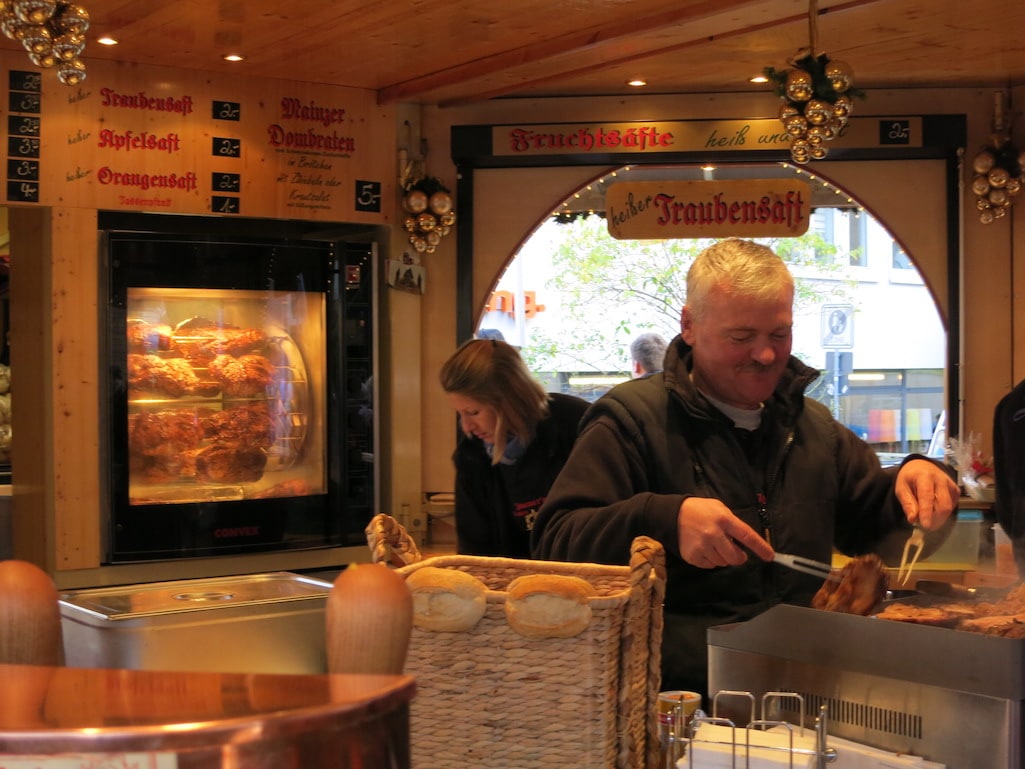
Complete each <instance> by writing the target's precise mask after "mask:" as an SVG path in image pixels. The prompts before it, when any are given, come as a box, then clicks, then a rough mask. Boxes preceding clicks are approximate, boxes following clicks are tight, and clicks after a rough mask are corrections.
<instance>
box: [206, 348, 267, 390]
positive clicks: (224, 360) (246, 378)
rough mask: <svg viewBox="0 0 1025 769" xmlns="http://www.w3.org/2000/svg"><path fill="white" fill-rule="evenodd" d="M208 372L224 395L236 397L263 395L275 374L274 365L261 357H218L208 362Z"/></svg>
mask: <svg viewBox="0 0 1025 769" xmlns="http://www.w3.org/2000/svg"><path fill="white" fill-rule="evenodd" d="M209 371H210V375H211V377H212V378H213V379H214V380H216V381H217V382H218V383H219V384H220V385H221V391H222V392H223V393H224V394H225V395H234V396H236V397H252V396H254V395H261V394H263V393H264V391H265V390H266V389H267V386H268V385H269V384H270V383H271V382H272V381H273V380H274V374H275V368H274V364H272V363H271V362H270V361H269V360H267V358H265V357H264V356H263V355H241V356H239V357H238V358H235V357H232V356H231V355H218V356H217V357H216V358H214V359H213V360H212V361H210V367H209Z"/></svg>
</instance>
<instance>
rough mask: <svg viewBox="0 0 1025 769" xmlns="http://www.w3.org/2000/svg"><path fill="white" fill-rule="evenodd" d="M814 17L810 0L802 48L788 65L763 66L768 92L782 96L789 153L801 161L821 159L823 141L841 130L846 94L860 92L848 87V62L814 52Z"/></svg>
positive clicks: (846, 111) (849, 104) (847, 110)
mask: <svg viewBox="0 0 1025 769" xmlns="http://www.w3.org/2000/svg"><path fill="white" fill-rule="evenodd" d="M817 18H818V10H817V8H816V2H815V0H810V2H809V4H808V32H809V38H810V41H809V47H808V49H807V50H802V51H798V53H797V55H796V56H795V57H794V58H793V59H791V60H790V61H789V62H788V63H789V64H790V65H791V66H790V69H786V70H783V71H782V72H780V71H778V70H776V69H774V68H772V67H766V69H765V75H766V76H767V77H768V78H769V82H770V83H772V84H773V90H774V91H775V92H776V95H777V96H779V97H780V98H781V99H782V100H783V104H782V106H780V109H779V119H780V122H781V123H782V124H783V130H784V131H786V133H787V135H788V136H789V137H790V157H791V158H792V159H793V161H794V162H795V163H798V164H802V165H803V164H804V163H808V162H809V161H811V160H822V159H823V158H824V157H826V154H827V152H828V150H827V148H826V146H825V143H826V142H829V141H832V140H833V139H835V138H836V137H837V136H839V135H840V134H841V132H842V131H843V128H844V126H845V125H846V124H847V119H848V118H849V117H850V114H851V110H852V109H853V102H852V100H851V97H852V96H858V97H863V96H864V94H863V93H862V92H861V91H856V90H855V89H854V88H853V87H852V86H853V82H854V75H853V73H852V72H851V68H850V66H849V65H847V64H846V63H845V62H842V61H834V60H830V58H829V57H828V56H826V55H825V54H824V53H823V54H816V53H815V46H816V42H817V40H816V37H817V34H818V32H817V29H816V20H817Z"/></svg>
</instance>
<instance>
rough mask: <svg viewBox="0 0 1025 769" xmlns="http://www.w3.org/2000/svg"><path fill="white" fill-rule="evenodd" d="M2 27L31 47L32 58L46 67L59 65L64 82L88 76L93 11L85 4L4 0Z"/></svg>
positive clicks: (72, 82) (76, 81)
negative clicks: (84, 57) (87, 48)
mask: <svg viewBox="0 0 1025 769" xmlns="http://www.w3.org/2000/svg"><path fill="white" fill-rule="evenodd" d="M0 29H2V30H3V33H4V34H5V35H6V36H7V37H9V38H10V39H11V40H17V41H18V42H20V43H21V44H22V45H23V46H24V47H25V50H26V51H28V57H29V60H30V61H31V62H32V63H33V64H35V65H36V66H37V67H40V68H42V69H56V70H57V79H58V80H60V81H61V82H62V83H64V85H78V84H79V83H81V82H82V81H83V80H85V64H84V63H83V62H82V60H81V59H80V58H79V57H80V56H81V54H82V51H83V50H85V32H86V30H87V29H89V12H88V11H87V10H86V9H85V8H83V7H82V6H81V5H76V4H74V3H67V2H60V0H56V1H55V0H0Z"/></svg>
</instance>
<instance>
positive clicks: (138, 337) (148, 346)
mask: <svg viewBox="0 0 1025 769" xmlns="http://www.w3.org/2000/svg"><path fill="white" fill-rule="evenodd" d="M126 326H127V332H128V352H133V353H148V352H157V351H160V350H169V349H170V348H171V327H170V326H165V325H162V324H153V323H147V322H146V321H144V320H139V319H138V318H129V319H128V322H127V324H126Z"/></svg>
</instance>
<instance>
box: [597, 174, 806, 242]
mask: <svg viewBox="0 0 1025 769" xmlns="http://www.w3.org/2000/svg"><path fill="white" fill-rule="evenodd" d="M810 213H811V190H810V188H809V187H808V185H807V184H806V183H805V182H802V181H798V180H796V179H764V180H748V179H745V180H734V181H647V182H616V183H615V184H613V185H611V186H610V187H609V188H608V190H607V191H606V193H605V218H606V221H607V222H608V228H609V234H611V235H612V237H614V238H617V239H619V240H645V239H658V240H663V239H666V238H714V237H724V236H732V237H741V238H758V237H763V238H764V237H794V236H797V235H802V234H804V233H805V232H806V231H807V230H808V216H809V214H810Z"/></svg>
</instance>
